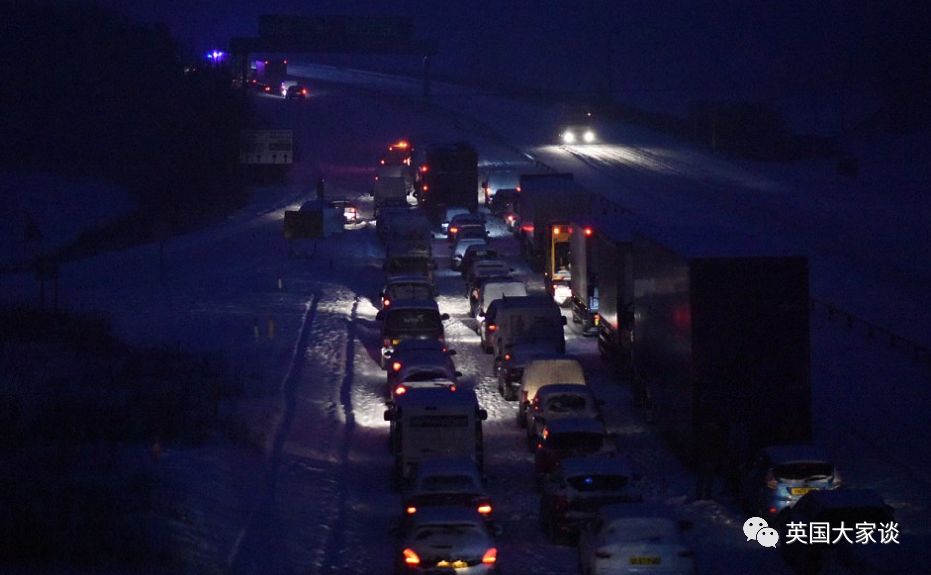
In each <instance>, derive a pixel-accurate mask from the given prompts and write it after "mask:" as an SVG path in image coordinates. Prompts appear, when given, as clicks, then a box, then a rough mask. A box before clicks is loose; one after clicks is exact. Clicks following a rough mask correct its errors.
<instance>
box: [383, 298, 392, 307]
mask: <svg viewBox="0 0 931 575" xmlns="http://www.w3.org/2000/svg"><path fill="white" fill-rule="evenodd" d="M381 305H383V306H385V307H388V306H390V305H391V300H390V299H387V298H385V299H383V300H381Z"/></svg>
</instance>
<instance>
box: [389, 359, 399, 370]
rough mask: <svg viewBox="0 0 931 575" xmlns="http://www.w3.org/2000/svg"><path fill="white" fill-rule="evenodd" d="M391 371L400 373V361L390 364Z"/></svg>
mask: <svg viewBox="0 0 931 575" xmlns="http://www.w3.org/2000/svg"><path fill="white" fill-rule="evenodd" d="M391 369H393V370H394V371H401V362H400V361H396V362H394V363H392V364H391Z"/></svg>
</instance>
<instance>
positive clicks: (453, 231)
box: [449, 228, 459, 234]
mask: <svg viewBox="0 0 931 575" xmlns="http://www.w3.org/2000/svg"><path fill="white" fill-rule="evenodd" d="M449 233H451V234H458V233H459V228H449Z"/></svg>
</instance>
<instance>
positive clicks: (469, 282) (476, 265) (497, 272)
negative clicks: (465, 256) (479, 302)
mask: <svg viewBox="0 0 931 575" xmlns="http://www.w3.org/2000/svg"><path fill="white" fill-rule="evenodd" d="M512 271H514V268H512V267H511V266H509V265H508V264H507V262H504V261H502V260H475V261H473V262H472V266H471V267H470V268H469V270H468V271H467V272H466V278H465V279H466V293H467V294H468V295H469V297H470V299H471V297H473V296H477V294H473V292H474V291H476V290H477V288H478V283H479V282H480V281H481V280H482V279H485V278H490V277H499V278H502V277H508V275H510V273H511V272H512Z"/></svg>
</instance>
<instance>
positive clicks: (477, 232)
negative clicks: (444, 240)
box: [459, 226, 485, 240]
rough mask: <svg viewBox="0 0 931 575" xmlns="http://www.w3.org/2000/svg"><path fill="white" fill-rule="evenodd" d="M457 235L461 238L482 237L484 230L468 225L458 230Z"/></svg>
mask: <svg viewBox="0 0 931 575" xmlns="http://www.w3.org/2000/svg"><path fill="white" fill-rule="evenodd" d="M459 237H460V238H463V239H478V240H480V239H484V237H485V230H483V229H482V228H480V227H477V226H475V227H473V226H469V227H467V228H462V229H460V230H459Z"/></svg>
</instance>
